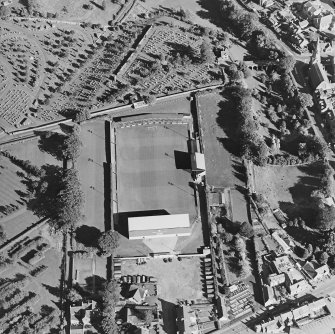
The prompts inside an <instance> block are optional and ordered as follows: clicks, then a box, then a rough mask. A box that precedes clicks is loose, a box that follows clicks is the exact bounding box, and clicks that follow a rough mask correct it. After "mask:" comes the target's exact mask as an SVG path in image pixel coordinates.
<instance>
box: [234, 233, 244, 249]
mask: <svg viewBox="0 0 335 334" xmlns="http://www.w3.org/2000/svg"><path fill="white" fill-rule="evenodd" d="M234 247H235V249H236V251H237V252H239V253H245V250H246V246H245V241H244V240H243V239H242V238H241V237H239V236H236V237H235V239H234Z"/></svg>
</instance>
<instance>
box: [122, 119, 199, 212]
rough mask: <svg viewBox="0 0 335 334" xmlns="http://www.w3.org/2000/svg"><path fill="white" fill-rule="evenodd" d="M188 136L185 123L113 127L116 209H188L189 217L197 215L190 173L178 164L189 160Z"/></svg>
mask: <svg viewBox="0 0 335 334" xmlns="http://www.w3.org/2000/svg"><path fill="white" fill-rule="evenodd" d="M187 140H188V127H187V125H171V124H168V125H153V126H135V127H130V128H119V129H117V130H116V165H117V194H118V212H119V213H122V212H134V211H142V212H143V211H144V212H143V215H145V211H147V210H165V211H166V212H167V213H168V214H178V213H189V214H190V218H191V219H192V218H194V217H195V216H196V207H195V198H194V191H193V188H192V187H191V186H190V184H189V183H190V182H191V181H192V177H191V174H190V172H189V171H187V170H184V169H181V168H179V167H180V164H181V165H185V163H186V164H187V163H188V161H187V160H188V159H189V158H188V156H187V152H188V149H187ZM180 160H184V161H180ZM178 164H179V165H178ZM177 167H178V168H177Z"/></svg>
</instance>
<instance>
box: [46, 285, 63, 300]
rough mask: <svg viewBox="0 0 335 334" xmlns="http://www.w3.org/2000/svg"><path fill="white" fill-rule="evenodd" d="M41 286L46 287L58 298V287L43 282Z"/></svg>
mask: <svg viewBox="0 0 335 334" xmlns="http://www.w3.org/2000/svg"><path fill="white" fill-rule="evenodd" d="M42 285H43V287H44V288H46V289H47V290H48V291H49V292H50V293H51V294H52V295H54V296H55V297H57V298H59V297H60V290H59V287H57V286H51V285H48V284H44V283H42Z"/></svg>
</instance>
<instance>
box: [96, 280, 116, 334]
mask: <svg viewBox="0 0 335 334" xmlns="http://www.w3.org/2000/svg"><path fill="white" fill-rule="evenodd" d="M119 299H120V290H119V285H118V283H117V282H116V281H115V280H110V281H107V282H106V283H105V284H104V286H103V290H102V291H101V314H102V318H101V329H102V334H115V333H117V325H116V323H115V306H116V303H117V302H118V301H119Z"/></svg>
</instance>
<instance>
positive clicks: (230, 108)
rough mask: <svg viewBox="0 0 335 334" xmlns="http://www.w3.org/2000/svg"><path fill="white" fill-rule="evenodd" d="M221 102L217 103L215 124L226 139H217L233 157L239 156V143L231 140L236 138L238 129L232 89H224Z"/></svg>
mask: <svg viewBox="0 0 335 334" xmlns="http://www.w3.org/2000/svg"><path fill="white" fill-rule="evenodd" d="M222 96H223V98H224V99H223V100H222V101H220V102H219V103H218V106H219V108H220V111H219V112H218V115H217V118H216V122H217V124H218V126H219V127H220V128H221V129H222V130H223V131H224V132H225V134H226V135H227V137H228V138H217V139H218V141H219V142H220V143H221V144H222V145H223V147H224V148H225V149H226V150H227V151H228V152H229V153H230V154H233V155H239V153H240V146H239V143H238V142H236V141H234V140H233V139H232V138H236V131H237V127H238V118H237V117H236V110H235V102H236V97H235V96H234V90H233V89H225V91H224V92H223V93H222Z"/></svg>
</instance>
